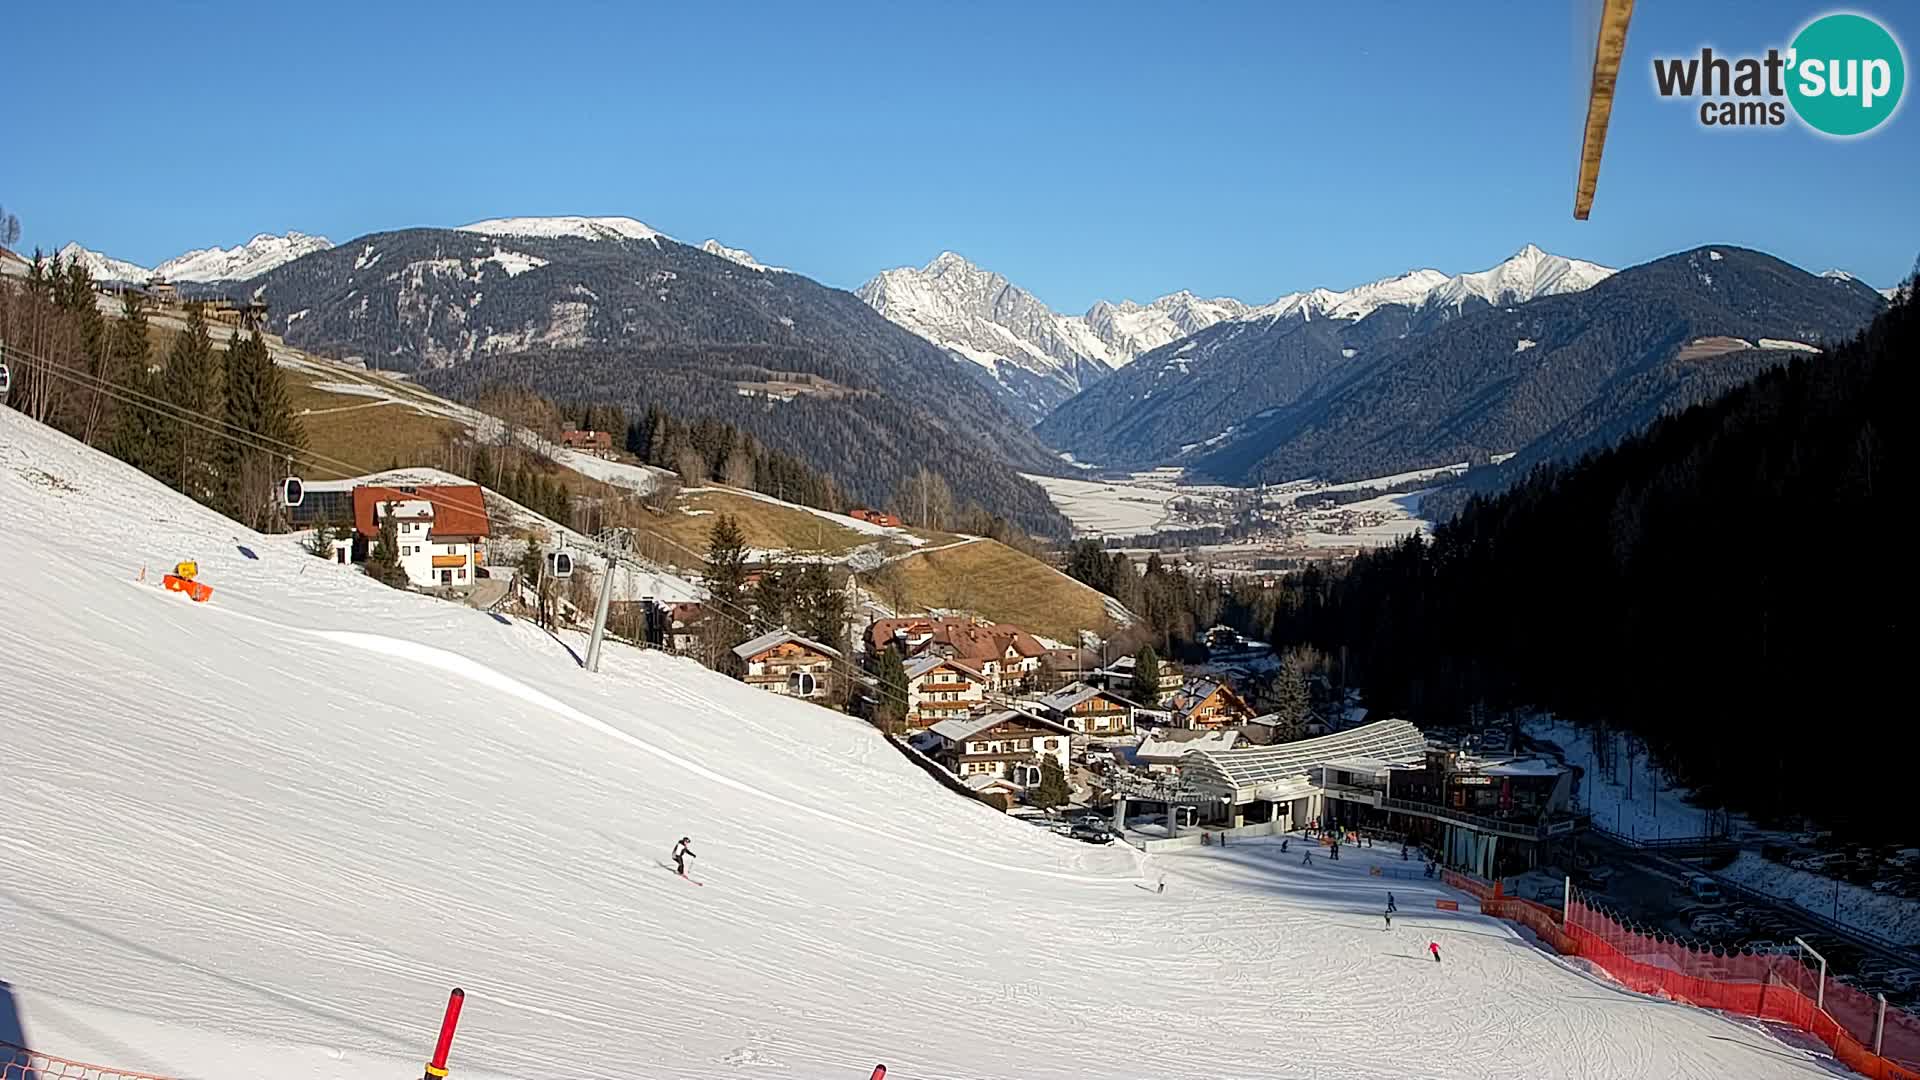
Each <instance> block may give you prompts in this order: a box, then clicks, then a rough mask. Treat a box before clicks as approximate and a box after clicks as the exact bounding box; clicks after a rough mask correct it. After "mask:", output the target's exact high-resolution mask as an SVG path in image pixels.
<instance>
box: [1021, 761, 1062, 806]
mask: <svg viewBox="0 0 1920 1080" xmlns="http://www.w3.org/2000/svg"><path fill="white" fill-rule="evenodd" d="M1028 798H1029V799H1030V800H1031V801H1032V802H1033V805H1035V806H1037V807H1039V808H1040V809H1042V810H1051V809H1053V808H1054V807H1056V806H1065V805H1066V804H1067V802H1068V800H1070V799H1072V798H1073V788H1072V787H1070V786H1068V784H1067V774H1066V772H1065V771H1064V770H1062V769H1061V768H1060V759H1058V758H1056V757H1054V756H1053V755H1052V754H1048V755H1047V756H1046V757H1044V758H1041V759H1040V786H1039V787H1037V788H1035V789H1033V791H1032V793H1031V794H1030V795H1029V796H1028Z"/></svg>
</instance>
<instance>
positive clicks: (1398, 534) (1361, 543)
mask: <svg viewBox="0 0 1920 1080" xmlns="http://www.w3.org/2000/svg"><path fill="white" fill-rule="evenodd" d="M1425 494H1426V492H1425V491H1424V490H1422V491H1401V492H1396V493H1394V494H1392V495H1380V496H1377V497H1375V498H1371V499H1362V500H1360V501H1359V502H1355V503H1348V504H1346V505H1345V506H1342V507H1340V508H1339V509H1337V510H1331V511H1323V512H1318V513H1314V514H1312V515H1310V516H1309V517H1308V519H1307V520H1308V521H1309V522H1310V523H1311V525H1312V528H1309V529H1308V530H1306V531H1305V532H1303V533H1301V534H1299V539H1300V541H1301V542H1302V543H1304V544H1306V546H1307V547H1309V548H1317V549H1318V548H1347V547H1356V548H1378V547H1387V546H1389V545H1392V544H1397V543H1399V542H1400V541H1402V540H1404V539H1406V538H1407V537H1409V536H1412V535H1413V534H1414V533H1425V532H1432V531H1433V523H1432V522H1430V521H1428V520H1426V519H1425V518H1423V517H1421V516H1420V498H1421V496H1423V495H1425ZM1347 514H1352V515H1356V516H1357V517H1359V518H1362V519H1363V520H1362V521H1361V523H1360V524H1357V525H1355V526H1353V528H1352V530H1351V531H1348V532H1341V531H1339V530H1338V527H1337V524H1336V523H1337V522H1338V521H1339V520H1340V519H1341V518H1342V517H1343V516H1344V515H1347Z"/></svg>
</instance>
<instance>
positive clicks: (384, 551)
mask: <svg viewBox="0 0 1920 1080" xmlns="http://www.w3.org/2000/svg"><path fill="white" fill-rule="evenodd" d="M366 568H367V576H368V577H370V578H372V579H374V580H375V581H380V582H384V583H386V584H388V585H391V586H393V587H394V588H396V589H404V588H406V587H407V584H408V581H407V571H406V569H405V568H404V567H402V566H401V565H400V525H399V522H397V521H396V520H395V519H394V516H393V504H392V503H387V504H386V505H385V506H384V507H381V513H380V531H379V533H378V534H377V535H376V536H375V538H374V541H373V550H371V551H369V552H367V563H366Z"/></svg>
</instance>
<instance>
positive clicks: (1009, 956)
mask: <svg viewBox="0 0 1920 1080" xmlns="http://www.w3.org/2000/svg"><path fill="white" fill-rule="evenodd" d="M0 507H3V508H4V512H3V513H0V546H3V547H4V548H5V550H7V551H8V553H9V555H10V559H11V565H12V566H13V567H14V573H13V574H11V575H10V578H9V583H8V594H9V595H8V600H7V617H6V618H5V619H0V656H4V657H5V658H6V668H5V677H4V678H0V716H4V717H5V738H4V740H0V775H3V776H4V781H5V784H6V787H7V791H8V795H7V801H6V805H7V812H6V814H5V816H4V819H0V865H3V866H4V867H5V870H6V873H5V874H4V877H3V878H0V927H4V932H0V979H3V980H5V982H6V983H7V984H8V987H7V998H8V1000H10V1001H11V1003H12V1006H13V1007H14V1008H15V1009H17V1012H18V1019H19V1026H20V1028H21V1031H22V1032H23V1035H24V1038H25V1040H26V1041H27V1042H29V1043H30V1044H37V1046H38V1047H39V1048H40V1049H43V1050H45V1051H48V1052H52V1053H57V1054H62V1055H64V1056H68V1057H74V1058H81V1059H86V1060H103V1061H109V1062H111V1063H113V1064H115V1065H117V1066H120V1067H123V1068H128V1069H137V1070H142V1071H148V1072H154V1073H159V1074H164V1075H173V1076H192V1077H196V1078H198V1080H241V1078H243V1077H244V1078H253V1077H258V1076H261V1075H267V1074H269V1073H270V1074H271V1075H274V1076H276V1077H280V1078H282V1080H287V1078H294V1080H346V1078H348V1077H356V1078H359V1077H370V1076H401V1075H407V1074H408V1072H409V1070H417V1069H418V1068H419V1067H420V1066H419V1063H420V1062H421V1061H423V1060H424V1059H425V1056H426V1054H427V1052H428V1050H429V1048H430V1046H431V1043H432V1038H433V1031H434V1028H435V1025H436V1023H437V1020H438V1013H439V1008H440V1005H441V1003H442V1002H443V1001H444V1000H445V995H446V991H447V988H448V987H450V986H453V985H456V984H458V985H460V986H463V987H464V988H465V989H466V991H467V1006H466V1013H465V1017H464V1019H463V1021H462V1025H461V1031H460V1034H459V1037H458V1039H457V1040H456V1042H455V1044H454V1052H453V1059H452V1063H453V1065H454V1068H455V1070H456V1072H455V1075H457V1076H461V1077H468V1078H472V1080H487V1078H490V1077H506V1076H514V1077H532V1076H541V1077H549V1076H551V1077H562V1076H565V1077H640V1076H645V1077H703V1078H704V1077H712V1076H715V1075H723V1074H727V1073H731V1072H732V1071H733V1067H743V1066H753V1067H755V1068H756V1069H757V1070H758V1071H760V1072H761V1073H762V1074H767V1075H781V1076H792V1077H821V1078H834V1077H863V1076H865V1075H867V1072H868V1070H869V1069H871V1067H872V1065H873V1063H875V1062H885V1063H886V1064H887V1065H888V1066H889V1075H890V1076H892V1077H894V1078H896V1080H921V1078H928V1077H962V1076H965V1077H980V1076H995V1077H1011V1076H1020V1077H1023V1078H1038V1080H1046V1078H1066V1077H1140V1076H1207V1077H1218V1076H1236V1077H1249V1076H1276V1077H1277V1076H1306V1075H1312V1076H1318V1077H1325V1078H1362V1077H1369V1078H1370V1077H1382V1078H1384V1077H1407V1076H1434V1077H1438V1076H1483V1075H1504V1076H1530V1077H1597V1076H1606V1077H1649V1078H1650V1077H1672V1076H1693V1077H1710V1076H1711V1077H1718V1076H1733V1075H1738V1076H1748V1077H1759V1076H1802V1075H1804V1076H1817V1075H1825V1073H1824V1071H1823V1070H1822V1069H1821V1068H1820V1067H1819V1066H1818V1064H1817V1062H1815V1061H1814V1060H1813V1059H1811V1058H1809V1057H1808V1056H1807V1055H1806V1054H1805V1053H1803V1052H1802V1051H1800V1050H1797V1049H1792V1048H1789V1047H1786V1046H1784V1045H1783V1044H1781V1043H1778V1042H1775V1041H1774V1040H1773V1039H1771V1038H1769V1037H1768V1036H1767V1035H1766V1034H1764V1033H1762V1032H1760V1031H1757V1030H1754V1029H1752V1028H1748V1027H1743V1026H1740V1025H1737V1024H1734V1023H1731V1022H1728V1021H1726V1020H1724V1019H1722V1018H1719V1017H1717V1016H1715V1015H1713V1014H1710V1013H1706V1012H1702V1011H1698V1010H1694V1009H1689V1008H1686V1007H1683V1006H1679V1005H1674V1004H1671V1003H1666V1002H1661V1001H1655V1000H1652V999H1648V998H1644V997H1640V996H1637V995H1632V994H1628V993H1624V992H1622V991H1620V990H1618V989H1617V988H1614V987H1612V986H1610V985H1608V984H1605V983H1602V982H1599V981H1596V980H1594V979H1592V978H1590V977H1589V976H1587V975H1585V974H1582V973H1580V972H1579V971H1577V970H1575V969H1574V968H1572V967H1570V966H1567V965H1565V964H1563V963H1561V962H1559V961H1557V960H1554V959H1552V958H1550V957H1548V956H1547V955H1545V954H1544V953H1542V952H1540V951H1539V950H1538V949H1536V948H1535V947H1533V946H1531V945H1529V944H1528V943H1526V942H1525V941H1523V940H1522V939H1521V938H1520V937H1518V936H1516V934H1515V933H1514V932H1513V931H1512V930H1511V929H1510V928H1509V927H1507V926H1506V925H1504V924H1501V923H1498V922H1495V921H1493V920H1490V919H1485V918H1481V917H1479V916H1477V915H1472V914H1468V913H1464V912H1463V913H1459V914H1454V913H1446V912H1437V911H1434V910H1433V899H1434V898H1435V897H1436V896H1439V895H1450V894H1444V893H1443V890H1441V889H1440V888H1439V887H1437V886H1434V885H1432V884H1431V883H1428V882H1424V881H1407V882H1385V881H1382V879H1380V878H1370V877H1369V876H1368V873H1367V871H1368V868H1369V860H1370V859H1373V858H1375V857H1376V856H1377V855H1378V856H1384V855H1385V853H1384V852H1381V853H1374V852H1360V853H1356V854H1357V856H1358V857H1356V858H1353V859H1347V860H1343V861H1342V863H1340V864H1328V863H1324V862H1319V863H1316V865H1315V866H1314V867H1313V868H1311V869H1309V868H1305V867H1300V866H1298V865H1297V863H1296V861H1295V858H1297V854H1298V853H1297V852H1296V853H1295V858H1288V859H1281V858H1279V857H1278V854H1277V848H1275V847H1273V846H1272V845H1263V844H1256V843H1249V844H1246V845H1244V846H1241V847H1237V848H1233V849H1228V850H1226V851H1220V850H1219V849H1212V848H1209V849H1194V851H1193V852H1192V853H1189V854H1182V855H1173V856H1169V855H1156V856H1142V855H1138V854H1136V853H1134V852H1132V851H1131V850H1130V849H1126V848H1118V847H1108V848H1097V847H1091V846H1087V845H1083V844H1079V843H1075V842H1073V841H1070V840H1067V839H1064V838H1061V837H1056V836H1052V835H1049V834H1047V833H1044V832H1042V831H1040V830H1036V829H1034V828H1033V827H1032V826H1029V825H1025V824H1022V823H1020V822H1017V821H1015V820H1012V819H1009V818H1007V817H1004V816H1002V815H1000V814H997V813H995V812H993V811H991V810H989V809H987V808H985V807H983V806H978V805H973V804H970V803H968V802H966V801H964V800H962V799H960V798H958V797H957V796H955V795H953V794H952V793H950V792H948V791H946V790H944V789H942V788H941V787H939V786H938V785H936V784H935V783H933V782H932V781H931V780H930V779H929V778H928V777H926V776H925V775H924V774H923V773H921V772H920V771H919V770H918V769H917V768H915V767H914V766H912V765H911V764H909V763H908V762H906V761H905V760H904V759H902V758H901V756H900V755H899V754H897V753H896V752H894V751H893V750H892V749H891V748H889V747H888V746H887V745H886V744H885V743H884V742H883V741H882V739H881V737H880V736H879V735H878V734H877V733H876V732H875V731H874V730H873V729H871V728H869V727H868V726H866V725H865V724H863V723H861V722H859V721H857V720H854V719H851V718H848V717H845V716H841V715H838V714H835V713H832V712H828V711H826V710H823V709H818V708H815V707H813V706H809V705H805V704H800V703H796V702H790V701H786V700H780V699H775V698H771V697H769V696H767V695H765V694H762V693H759V692H757V691H754V690H751V689H748V688H747V687H745V686H743V685H741V684H738V683H735V682H732V681H730V680H727V679H725V678H722V677H720V676H718V675H714V674H712V673H709V672H707V671H704V670H702V669H700V668H698V667H696V666H694V665H693V664H692V663H690V662H688V661H684V660H679V659H675V658H671V657H666V656H661V655H657V654H646V653H640V652H637V651H634V650H631V649H627V648H625V647H612V648H610V649H609V650H608V651H607V654H606V656H605V657H604V658H603V670H602V672H601V673H600V674H598V675H592V674H588V673H587V672H585V671H584V670H582V669H581V668H580V667H579V666H578V665H577V663H576V662H575V660H574V658H573V656H572V653H573V652H575V651H579V650H580V644H579V641H578V639H577V638H575V637H563V638H562V639H556V638H554V637H551V636H549V635H547V634H546V633H544V632H542V631H539V630H537V629H535V628H533V627H531V626H529V625H527V624H525V623H522V622H518V621H513V620H506V619H496V618H494V617H491V616H488V615H486V614H484V613H481V612H477V611H473V610H470V609H467V608H464V607H461V606H459V605H455V604H449V603H445V602H441V601H437V600H432V599H428V598H425V597H421V596H415V595H411V594H407V593H402V592H396V591H392V590H388V589H386V588H385V587H383V586H380V585H378V584H376V583H374V582H372V581H370V580H368V579H367V578H365V577H363V576H362V575H360V574H359V573H358V572H357V571H355V570H353V569H351V568H346V567H338V566H334V565H331V564H328V563H325V562H322V561H320V560H317V559H314V558H312V557H310V556H308V555H306V554H305V553H304V552H302V551H301V550H300V549H299V547H298V544H297V542H296V541H295V540H294V539H293V538H290V537H267V536H259V535H255V534H252V533H248V532H246V531H244V530H241V529H239V528H238V527H237V526H235V525H234V524H233V523H231V522H229V521H228V520H226V519H225V518H222V517H219V516H217V515H215V514H213V513H212V512H211V511H208V510H206V509H204V508H201V507H199V506H196V505H194V504H192V503H189V502H187V501H185V500H184V499H182V498H181V497H179V496H177V495H175V494H173V493H172V492H170V491H168V490H166V489H164V488H162V487H160V486H159V485H157V484H156V483H154V482H153V481H151V480H150V479H148V478H147V477H145V476H143V475H141V474H139V473H137V472H135V471H134V470H132V469H130V468H128V467H126V466H124V465H122V464H120V463H118V462H114V461H111V460H109V459H107V458H105V457H104V456H102V455H99V454H97V453H95V452H93V451H91V450H88V449H86V448H84V447H81V446H80V445H79V444H77V443H74V442H72V441H70V440H67V439H65V438H64V437H62V436H59V435H57V434H55V433H53V432H52V431H50V430H48V429H46V428H43V427H39V426H37V425H35V424H33V423H32V422H30V421H28V420H27V419H25V418H24V417H22V416H21V415H20V414H18V413H16V412H12V411H9V410H4V409H0ZM243 547H244V548H246V549H248V550H250V551H251V552H252V553H253V554H254V555H256V556H257V558H249V557H247V555H246V554H245V553H244V552H243V551H242V550H241V548H243ZM184 558H191V559H197V560H198V561H199V564H200V568H201V572H200V578H201V580H202V581H205V582H206V583H208V584H210V585H212V586H213V588H214V593H213V597H212V600H211V601H210V602H209V603H206V604H194V603H191V602H189V601H188V600H187V599H186V598H185V597H182V596H180V595H177V594H172V593H167V592H164V591H162V590H161V589H159V588H157V587H156V586H155V585H154V584H153V581H154V579H155V578H156V577H157V576H158V574H159V573H160V571H161V569H162V568H163V567H165V566H170V565H171V564H172V563H173V562H174V561H175V560H178V559H184ZM143 568H144V570H145V572H146V578H147V580H146V581H145V582H141V581H139V580H137V579H138V578H139V576H140V574H141V571H142V570H143ZM681 836H691V837H692V839H693V848H694V850H695V852H696V853H697V857H696V859H695V860H694V862H693V869H694V872H695V874H696V876H697V877H698V878H700V879H701V880H702V881H703V883H704V884H703V886H702V887H698V888H696V887H694V886H692V885H690V884H688V883H687V882H685V881H682V880H680V879H678V878H676V877H675V876H674V875H673V874H672V873H671V872H669V871H668V870H666V869H664V868H663V864H664V860H665V859H666V856H667V852H668V850H669V848H670V847H671V846H672V845H673V842H674V841H675V840H677V839H678V838H679V837H681ZM1381 861H1387V862H1388V865H1390V866H1391V865H1398V860H1397V858H1394V859H1391V860H1387V859H1382V860H1381ZM1163 874H1164V875H1165V880H1166V881H1167V888H1166V891H1165V893H1164V894H1159V893H1156V892H1155V891H1154V890H1153V888H1152V887H1151V884H1150V883H1152V882H1157V881H1158V880H1159V879H1160V877H1161V875H1163ZM1387 887H1393V888H1395V891H1396V892H1397V894H1398V897H1399V901H1400V906H1401V908H1402V909H1403V911H1404V912H1405V914H1404V916H1403V917H1402V919H1401V920H1399V921H1396V923H1395V925H1394V928H1393V930H1392V931H1391V932H1388V931H1386V930H1383V929H1382V926H1381V919H1380V916H1379V911H1380V908H1381V906H1382V903H1383V901H1384V893H1385V891H1386V888H1387ZM1465 906H1467V907H1469V908H1471V906H1472V905H1471V904H1468V905H1465ZM1429 940H1437V941H1439V942H1440V943H1441V948H1442V950H1443V952H1444V954H1445V957H1446V961H1445V963H1444V964H1434V963H1431V962H1429V961H1427V960H1426V959H1425V958H1424V949H1425V946H1426V943H1427V942H1428V941H1429Z"/></svg>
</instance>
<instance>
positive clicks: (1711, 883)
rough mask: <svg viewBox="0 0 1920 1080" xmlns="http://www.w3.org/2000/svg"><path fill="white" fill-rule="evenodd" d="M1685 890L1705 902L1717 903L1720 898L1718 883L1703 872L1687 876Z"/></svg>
mask: <svg viewBox="0 0 1920 1080" xmlns="http://www.w3.org/2000/svg"><path fill="white" fill-rule="evenodd" d="M1687 891H1688V892H1690V893H1692V894H1693V896H1694V899H1696V900H1700V901H1703V902H1705V903H1709V904H1717V903H1719V902H1720V900H1721V895H1720V883H1719V882H1717V881H1715V880H1713V879H1712V878H1710V877H1708V876H1706V875H1705V874H1695V875H1693V876H1692V877H1690V878H1688V879H1687Z"/></svg>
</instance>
